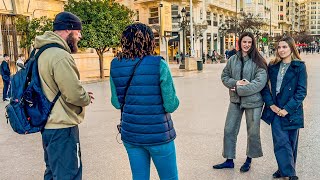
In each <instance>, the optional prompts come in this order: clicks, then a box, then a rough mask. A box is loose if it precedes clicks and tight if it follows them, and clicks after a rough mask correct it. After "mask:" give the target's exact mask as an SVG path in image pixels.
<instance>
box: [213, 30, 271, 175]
mask: <svg viewBox="0 0 320 180" xmlns="http://www.w3.org/2000/svg"><path fill="white" fill-rule="evenodd" d="M238 45H239V47H240V50H239V51H238V52H237V53H236V55H234V56H232V57H230V59H229V60H228V62H227V65H226V66H225V68H224V69H223V72H222V75H221V80H222V82H223V84H224V85H225V86H226V87H227V88H228V89H229V94H230V104H229V109H228V114H227V118H226V123H225V127H224V138H223V153H222V155H223V157H224V158H226V161H225V162H224V163H221V164H217V165H214V166H213V168H214V169H223V168H234V162H233V159H235V158H236V143H237V136H238V133H239V129H240V124H241V119H242V115H243V113H244V112H245V115H246V123H247V136H248V137H247V151H246V152H247V154H246V155H247V159H246V161H245V163H244V164H243V165H242V166H241V168H240V171H241V172H247V171H249V169H250V167H251V161H252V158H258V157H261V156H262V155H263V154H262V148H261V140H260V118H261V111H262V106H263V104H264V103H263V99H262V96H261V94H260V91H261V90H262V89H263V88H264V87H265V85H266V82H267V71H266V70H267V63H266V61H265V59H264V58H263V57H262V56H261V55H260V54H259V52H258V50H257V49H256V43H255V38H254V36H253V34H252V33H250V32H245V33H243V34H242V35H241V36H240V38H239V41H238Z"/></svg>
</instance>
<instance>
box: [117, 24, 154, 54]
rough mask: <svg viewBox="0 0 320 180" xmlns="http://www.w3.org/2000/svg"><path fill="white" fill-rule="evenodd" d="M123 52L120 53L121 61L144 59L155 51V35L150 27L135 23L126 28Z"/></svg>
mask: <svg viewBox="0 0 320 180" xmlns="http://www.w3.org/2000/svg"><path fill="white" fill-rule="evenodd" d="M121 46H122V52H120V53H118V55H117V57H118V59H119V60H121V59H122V58H126V59H132V60H133V59H135V58H140V59H142V58H143V57H144V56H147V55H151V54H152V52H153V51H154V46H155V43H154V35H153V32H152V30H151V28H150V27H148V26H147V25H145V24H142V23H134V24H131V25H129V26H127V27H126V29H125V30H124V31H123V32H122V37H121Z"/></svg>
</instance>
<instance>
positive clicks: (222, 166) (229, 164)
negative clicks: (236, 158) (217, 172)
mask: <svg viewBox="0 0 320 180" xmlns="http://www.w3.org/2000/svg"><path fill="white" fill-rule="evenodd" d="M225 168H234V163H233V162H224V163H222V164H217V165H214V166H213V169H225Z"/></svg>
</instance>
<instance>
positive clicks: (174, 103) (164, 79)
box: [160, 59, 180, 113]
mask: <svg viewBox="0 0 320 180" xmlns="http://www.w3.org/2000/svg"><path fill="white" fill-rule="evenodd" d="M160 87H161V95H162V99H163V107H164V109H165V111H166V112H168V113H172V112H174V111H175V110H176V109H177V108H178V106H179V103H180V102H179V99H178V97H177V96H176V90H175V88H174V84H173V79H172V76H171V72H170V68H169V65H168V64H167V62H166V61H165V60H164V59H162V60H161V62H160Z"/></svg>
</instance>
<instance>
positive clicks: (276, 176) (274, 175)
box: [272, 170, 282, 179]
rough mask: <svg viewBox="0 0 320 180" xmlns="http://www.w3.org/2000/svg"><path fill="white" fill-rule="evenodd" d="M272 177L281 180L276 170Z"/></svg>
mask: <svg viewBox="0 0 320 180" xmlns="http://www.w3.org/2000/svg"><path fill="white" fill-rule="evenodd" d="M272 177H273V178H275V179H277V178H281V177H282V176H281V173H280V171H279V170H277V171H276V172H274V173H273V174H272Z"/></svg>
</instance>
